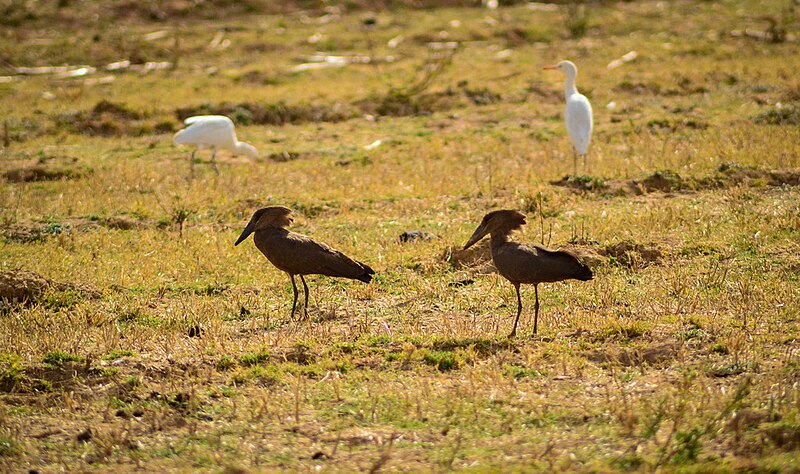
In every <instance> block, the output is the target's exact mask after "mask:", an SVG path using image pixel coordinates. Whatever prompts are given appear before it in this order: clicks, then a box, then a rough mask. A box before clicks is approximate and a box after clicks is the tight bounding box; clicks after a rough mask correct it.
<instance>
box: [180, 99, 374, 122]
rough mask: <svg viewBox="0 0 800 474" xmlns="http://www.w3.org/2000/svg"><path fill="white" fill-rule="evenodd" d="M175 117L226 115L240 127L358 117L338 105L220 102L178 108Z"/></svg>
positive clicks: (336, 120) (355, 112) (343, 105)
mask: <svg viewBox="0 0 800 474" xmlns="http://www.w3.org/2000/svg"><path fill="white" fill-rule="evenodd" d="M175 115H176V116H177V117H178V119H180V120H181V121H183V120H185V119H186V118H188V117H191V116H193V115H227V116H228V117H230V118H231V120H233V121H234V123H236V124H241V125H252V124H256V125H285V124H299V123H306V122H341V121H343V120H348V119H351V118H354V117H357V116H358V115H359V114H358V111H357V110H355V109H353V108H352V107H350V106H348V105H345V104H340V103H336V104H334V105H331V106H329V105H315V104H299V105H289V104H286V103H284V102H278V103H275V104H259V103H251V102H242V103H239V104H231V103H228V102H223V103H220V104H201V105H198V106H193V107H181V108H178V109H176V110H175Z"/></svg>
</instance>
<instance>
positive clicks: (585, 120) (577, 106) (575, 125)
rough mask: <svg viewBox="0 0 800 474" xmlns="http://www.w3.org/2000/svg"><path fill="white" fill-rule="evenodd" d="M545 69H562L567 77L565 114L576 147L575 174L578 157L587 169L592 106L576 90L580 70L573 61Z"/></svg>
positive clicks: (573, 169) (573, 156)
mask: <svg viewBox="0 0 800 474" xmlns="http://www.w3.org/2000/svg"><path fill="white" fill-rule="evenodd" d="M544 69H560V70H561V72H563V73H564V74H566V76H567V84H566V88H565V91H566V99H567V110H566V113H565V114H564V121H565V122H566V125H567V132H569V138H570V139H571V140H572V146H573V147H574V152H573V155H572V172H573V173H575V172H576V171H577V166H578V165H577V159H578V156H577V155H583V167H584V169H585V168H586V154H587V153H588V152H589V141H590V140H591V139H592V104H590V103H589V99H587V98H586V96H585V95H583V94H581V93H579V92H578V89H576V88H575V76H577V75H578V68H577V67H576V66H575V64H573V63H572V61H561V62H560V63H558V64H556V65H553V66H545V67H544Z"/></svg>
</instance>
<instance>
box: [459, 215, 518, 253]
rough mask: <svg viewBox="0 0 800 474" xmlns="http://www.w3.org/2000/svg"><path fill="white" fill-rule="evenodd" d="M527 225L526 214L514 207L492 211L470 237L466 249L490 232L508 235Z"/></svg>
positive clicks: (484, 217)
mask: <svg viewBox="0 0 800 474" xmlns="http://www.w3.org/2000/svg"><path fill="white" fill-rule="evenodd" d="M524 225H525V214H523V213H521V212H519V211H515V210H512V209H501V210H499V211H492V212H490V213H488V214H486V215H485V216H483V220H482V221H481V224H480V225H479V226H478V228H477V229H475V232H474V233H473V234H472V237H470V238H469V241H468V242H467V245H465V246H464V250H466V249H468V248H470V247H472V246H473V245H475V243H477V242H478V241H479V240H481V239H482V238H484V237H485V236H487V235H489V234H493V235H504V236H505V235H508V234H510V233H511V232H513V231H514V230H516V229H519V228H520V227H522V226H524Z"/></svg>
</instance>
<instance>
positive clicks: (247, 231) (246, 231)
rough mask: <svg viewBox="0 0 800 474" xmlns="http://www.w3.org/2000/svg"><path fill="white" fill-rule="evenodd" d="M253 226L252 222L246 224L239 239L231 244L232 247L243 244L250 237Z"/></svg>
mask: <svg viewBox="0 0 800 474" xmlns="http://www.w3.org/2000/svg"><path fill="white" fill-rule="evenodd" d="M255 226H256V223H255V222H254V221H252V220H251V221H250V222H248V223H247V227H245V228H244V230H243V231H242V235H240V236H239V238H238V239H236V243H235V244H233V246H234V247H236V246H237V245H239V244H241V243H242V242H244V240H245V239H246V238H248V237H250V234H252V233H253V228H255Z"/></svg>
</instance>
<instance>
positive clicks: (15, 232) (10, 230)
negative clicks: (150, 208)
mask: <svg viewBox="0 0 800 474" xmlns="http://www.w3.org/2000/svg"><path fill="white" fill-rule="evenodd" d="M152 226H153V223H152V222H150V221H147V220H142V219H136V218H133V217H130V216H125V215H120V216H111V217H107V218H104V219H98V218H96V217H93V218H89V219H86V218H80V217H75V218H68V219H63V220H60V221H57V222H56V221H53V222H46V223H42V222H20V223H16V224H10V225H8V226H6V227H5V228H3V230H2V232H1V233H0V235H2V236H3V238H4V239H5V240H6V241H8V242H19V243H30V242H38V241H40V240H43V239H46V238H47V237H51V236H54V235H59V234H70V233H72V232H90V231H93V230H98V229H100V228H102V227H105V228H108V229H118V230H132V229H145V228H148V227H152Z"/></svg>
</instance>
